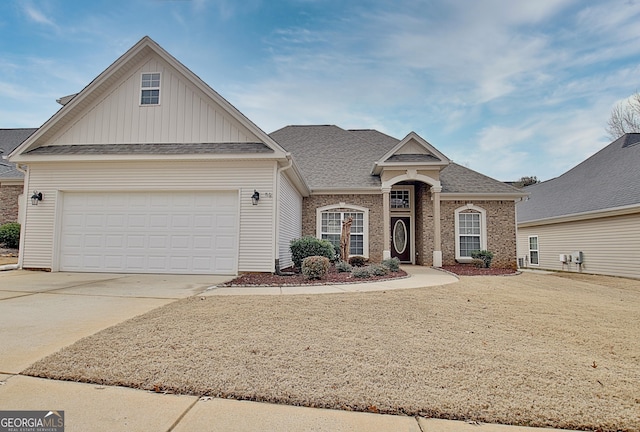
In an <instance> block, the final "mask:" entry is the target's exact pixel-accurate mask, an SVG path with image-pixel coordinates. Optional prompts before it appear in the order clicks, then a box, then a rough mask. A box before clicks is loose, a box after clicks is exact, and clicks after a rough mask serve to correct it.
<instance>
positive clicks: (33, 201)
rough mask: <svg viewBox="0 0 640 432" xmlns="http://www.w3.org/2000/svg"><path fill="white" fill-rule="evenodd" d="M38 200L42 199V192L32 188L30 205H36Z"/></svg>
mask: <svg viewBox="0 0 640 432" xmlns="http://www.w3.org/2000/svg"><path fill="white" fill-rule="evenodd" d="M38 201H42V192H38V191H37V190H34V191H33V195H31V205H38Z"/></svg>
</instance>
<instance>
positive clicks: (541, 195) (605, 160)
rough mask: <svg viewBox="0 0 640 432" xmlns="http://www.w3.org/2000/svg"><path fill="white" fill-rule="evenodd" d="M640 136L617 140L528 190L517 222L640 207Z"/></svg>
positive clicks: (519, 208) (526, 189) (628, 135)
mask: <svg viewBox="0 0 640 432" xmlns="http://www.w3.org/2000/svg"><path fill="white" fill-rule="evenodd" d="M639 185H640V134H638V133H633V134H626V135H624V136H622V137H621V138H618V139H617V140H615V141H614V142H612V143H611V144H609V145H608V146H606V147H605V148H603V149H602V150H600V151H599V152H597V153H596V154H594V155H593V156H591V157H590V158H588V159H586V160H585V161H584V162H582V163H580V164H579V165H577V166H575V167H574V168H572V169H570V170H569V171H567V172H566V173H564V174H562V175H561V176H559V177H556V178H554V179H552V180H548V181H545V182H542V183H538V184H535V185H531V186H528V187H526V188H525V189H524V191H525V192H529V193H530V196H529V199H528V200H527V201H523V202H521V203H518V222H528V221H534V220H538V219H546V218H552V217H557V216H564V215H570V214H575V213H584V212H588V211H594V210H604V209H608V208H614V207H621V206H627V205H633V204H640V186H639Z"/></svg>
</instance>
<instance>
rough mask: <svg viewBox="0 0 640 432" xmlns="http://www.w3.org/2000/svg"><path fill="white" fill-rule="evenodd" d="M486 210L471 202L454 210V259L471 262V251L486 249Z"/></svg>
mask: <svg viewBox="0 0 640 432" xmlns="http://www.w3.org/2000/svg"><path fill="white" fill-rule="evenodd" d="M486 214H487V213H486V211H485V210H484V209H483V208H481V207H477V206H475V205H473V204H471V203H469V204H467V205H466V206H464V207H460V208H458V209H456V210H455V217H456V219H455V230H456V260H458V261H459V262H471V259H472V258H471V252H473V251H479V250H484V249H487V216H486Z"/></svg>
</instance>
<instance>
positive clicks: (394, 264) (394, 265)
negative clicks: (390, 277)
mask: <svg viewBox="0 0 640 432" xmlns="http://www.w3.org/2000/svg"><path fill="white" fill-rule="evenodd" d="M382 265H383V266H385V267H386V268H388V269H389V271H392V272H397V271H398V270H400V260H399V259H398V258H397V257H393V258H389V259H386V260H384V261H382Z"/></svg>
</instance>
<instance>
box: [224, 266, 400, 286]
mask: <svg viewBox="0 0 640 432" xmlns="http://www.w3.org/2000/svg"><path fill="white" fill-rule="evenodd" d="M286 271H287V272H293V270H292V269H287V270H286ZM293 273H294V274H292V275H290V276H279V275H276V274H272V273H245V274H243V275H241V276H239V277H237V278H235V279H233V280H231V281H229V282H226V283H224V284H221V285H218V286H223V287H231V286H300V285H334V284H348V283H365V282H377V281H381V280H389V279H400V278H403V277H407V273H406V272H405V271H404V270H399V271H397V272H393V273H389V274H387V275H384V276H371V277H369V278H355V277H353V276H352V275H351V273H349V272H341V273H339V272H338V271H337V270H336V268H335V267H334V266H331V268H330V269H329V273H327V276H326V277H324V278H322V279H319V280H318V279H307V278H306V277H304V276H303V275H302V273H299V272H293Z"/></svg>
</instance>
